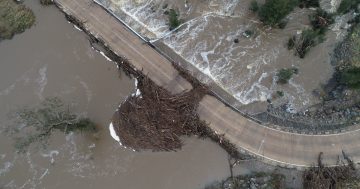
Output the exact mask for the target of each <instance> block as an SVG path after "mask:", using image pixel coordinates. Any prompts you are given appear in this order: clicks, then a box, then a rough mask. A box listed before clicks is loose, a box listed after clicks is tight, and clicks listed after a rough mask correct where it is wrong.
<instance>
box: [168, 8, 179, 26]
mask: <svg viewBox="0 0 360 189" xmlns="http://www.w3.org/2000/svg"><path fill="white" fill-rule="evenodd" d="M168 18H169V29H170V30H174V29H175V28H177V27H178V26H180V24H181V20H180V19H179V15H178V13H177V12H176V11H175V10H174V9H170V10H169V12H168Z"/></svg>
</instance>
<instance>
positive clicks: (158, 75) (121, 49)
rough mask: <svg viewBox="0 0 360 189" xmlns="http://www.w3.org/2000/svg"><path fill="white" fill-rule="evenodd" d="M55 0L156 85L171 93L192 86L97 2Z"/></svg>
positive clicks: (188, 88) (87, 0)
mask: <svg viewBox="0 0 360 189" xmlns="http://www.w3.org/2000/svg"><path fill="white" fill-rule="evenodd" d="M56 2H57V3H58V4H59V5H61V6H62V7H63V8H64V9H65V11H66V12H67V13H70V14H71V15H73V16H75V17H76V18H77V19H79V20H81V21H83V22H84V24H85V27H86V28H87V29H88V30H89V31H91V32H92V33H93V34H95V35H96V36H97V37H99V38H101V39H103V41H105V42H106V44H107V45H108V46H109V47H110V48H111V49H112V50H113V51H114V52H116V53H118V54H120V55H123V56H125V57H126V58H128V59H129V60H130V62H131V63H132V64H133V65H134V66H135V68H136V69H137V70H142V71H143V73H144V74H145V75H148V76H149V77H150V78H151V79H152V80H153V81H154V82H155V83H156V84H158V85H159V86H163V87H164V88H166V89H168V90H169V91H171V92H173V93H174V94H176V93H178V92H181V91H183V90H190V89H191V88H192V86H191V84H190V83H189V82H187V81H186V80H185V79H184V78H182V77H181V76H180V75H179V73H178V71H177V70H176V69H174V67H173V66H172V65H171V64H169V61H168V60H167V59H166V58H165V57H163V56H161V55H160V54H159V53H158V52H156V51H155V50H153V49H152V48H151V47H150V46H148V45H147V44H145V43H144V42H143V41H141V40H140V39H139V38H138V37H137V36H135V35H134V34H133V33H132V32H130V31H129V30H128V29H127V28H126V27H125V26H124V25H122V24H120V23H119V21H118V20H116V18H114V17H113V16H111V15H110V14H108V13H107V12H106V11H104V10H103V9H102V8H101V7H100V6H99V5H96V4H95V3H93V2H92V1H91V0H57V1H56Z"/></svg>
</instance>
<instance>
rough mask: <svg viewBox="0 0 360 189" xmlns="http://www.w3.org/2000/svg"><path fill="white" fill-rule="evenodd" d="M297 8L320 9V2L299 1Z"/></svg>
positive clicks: (310, 0)
mask: <svg viewBox="0 0 360 189" xmlns="http://www.w3.org/2000/svg"><path fill="white" fill-rule="evenodd" d="M299 7H300V8H304V7H305V8H309V7H320V2H319V0H300V1H299Z"/></svg>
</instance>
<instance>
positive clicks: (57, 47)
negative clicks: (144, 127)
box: [0, 0, 229, 189]
mask: <svg viewBox="0 0 360 189" xmlns="http://www.w3.org/2000/svg"><path fill="white" fill-rule="evenodd" d="M25 3H26V4H27V5H28V6H29V7H31V8H32V9H33V10H34V12H35V14H36V18H37V21H36V24H35V26H33V27H32V28H31V29H29V30H27V31H26V32H25V33H23V34H20V35H16V36H15V37H14V38H13V39H12V40H4V41H1V42H0V75H1V80H0V107H1V108H0V144H1V145H0V188H6V189H8V188H17V189H18V188H25V189H29V188H36V189H38V188H46V189H53V188H54V189H55V188H58V189H63V188H78V189H80V188H84V189H85V188H86V189H90V188H107V189H111V188H114V189H115V188H117V189H118V188H124V189H139V188H153V189H161V188H163V189H167V188H172V189H176V188H178V189H184V188H189V189H190V188H192V189H193V188H202V187H203V186H204V185H205V184H207V183H210V182H212V181H214V180H221V179H223V178H226V177H227V176H229V175H228V174H229V170H228V164H227V154H226V153H225V151H224V150H222V149H221V148H220V147H219V146H218V145H217V144H215V143H213V142H211V141H210V140H200V139H196V138H185V139H184V147H183V149H182V150H180V151H178V152H156V153H153V152H133V151H132V150H129V149H126V148H124V147H121V146H120V145H119V144H118V143H117V142H116V141H115V140H113V139H112V138H111V136H110V134H109V131H108V126H109V123H110V121H111V118H112V115H113V113H114V112H115V110H116V108H117V107H118V106H119V104H120V103H121V102H123V101H124V100H125V99H126V97H127V96H128V95H130V94H131V93H133V92H134V91H135V89H134V88H135V81H134V80H133V79H130V78H128V77H127V76H126V75H125V74H124V73H123V72H121V71H118V69H117V68H116V65H115V64H114V63H113V62H111V61H109V60H107V59H106V58H104V57H103V56H102V55H101V53H99V52H96V51H95V50H93V49H92V48H91V46H90V43H89V41H88V37H87V36H86V34H85V33H83V32H82V31H79V30H78V29H76V28H75V27H74V26H73V25H72V24H70V23H68V22H67V21H66V20H65V18H64V15H63V14H62V13H61V12H60V11H59V10H58V9H56V8H55V7H42V6H40V4H39V3H38V1H34V0H33V1H26V2H25ZM47 97H59V98H60V99H62V100H63V101H64V102H65V103H66V104H69V105H70V106H71V108H72V109H73V110H75V111H76V113H78V114H80V115H83V116H86V117H89V118H91V119H92V120H93V121H95V122H96V124H97V125H98V128H99V132H98V133H96V134H85V133H83V134H80V133H70V134H64V133H61V132H57V133H54V134H53V135H52V136H51V139H50V141H49V145H48V146H47V148H45V149H42V148H31V150H30V151H28V152H27V153H24V154H22V153H16V152H15V151H16V150H15V148H14V138H12V136H11V135H8V134H5V133H4V132H3V130H4V128H5V127H6V126H8V125H9V124H10V125H11V124H12V123H11V122H10V121H9V118H8V114H9V112H11V111H13V110H16V109H18V108H21V107H24V106H29V107H32V106H35V105H36V104H38V103H39V102H41V101H42V100H44V99H45V98H47Z"/></svg>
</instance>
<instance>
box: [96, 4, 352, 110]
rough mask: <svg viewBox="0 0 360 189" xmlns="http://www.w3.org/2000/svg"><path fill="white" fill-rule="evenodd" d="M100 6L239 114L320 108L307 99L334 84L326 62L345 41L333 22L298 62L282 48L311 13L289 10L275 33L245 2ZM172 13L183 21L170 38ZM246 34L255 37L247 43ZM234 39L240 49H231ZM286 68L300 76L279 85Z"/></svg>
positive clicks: (306, 24)
mask: <svg viewBox="0 0 360 189" xmlns="http://www.w3.org/2000/svg"><path fill="white" fill-rule="evenodd" d="M98 1H99V2H100V3H101V4H102V5H104V6H105V7H106V8H108V9H109V10H111V11H113V12H114V13H115V14H116V15H118V17H119V18H121V19H122V20H124V21H125V22H126V23H127V24H128V25H129V26H131V27H132V28H133V29H134V30H136V31H137V32H138V33H140V34H141V35H143V36H146V37H148V38H149V39H151V40H152V41H153V42H154V41H159V42H161V43H163V44H165V45H166V46H167V47H169V48H170V49H171V51H173V52H174V53H175V54H177V55H178V56H180V57H181V58H182V59H183V61H184V62H187V63H189V64H191V65H192V66H194V67H195V68H197V70H198V71H199V72H200V73H202V74H203V75H204V76H205V78H202V77H200V78H198V79H200V80H202V81H203V82H204V83H212V82H211V81H213V82H215V83H216V85H217V86H219V87H221V88H222V89H224V90H225V91H226V92H227V93H228V94H230V95H232V96H233V97H234V98H235V99H236V100H237V101H238V104H237V106H238V107H239V106H241V107H245V109H246V107H248V106H251V105H254V106H257V104H259V105H260V104H265V103H262V102H266V101H267V100H268V99H271V100H272V101H273V103H274V104H275V105H280V104H288V108H287V111H288V112H293V113H294V112H299V111H304V110H306V108H308V107H309V106H311V105H314V104H317V103H319V102H321V99H320V98H319V97H318V96H316V95H314V93H313V92H314V91H316V90H319V89H321V86H322V85H324V84H326V83H327V82H328V80H329V79H330V78H331V77H332V74H333V70H334V69H333V66H332V65H331V64H330V61H331V54H332V52H333V48H334V46H335V44H336V43H337V42H339V41H340V40H341V38H342V37H343V36H344V33H346V29H344V28H346V23H345V22H344V19H343V18H341V17H337V18H336V24H333V25H332V26H330V30H329V31H328V32H327V35H326V37H325V38H326V40H325V41H324V42H323V43H321V44H319V45H317V46H316V47H314V48H312V49H311V51H310V52H309V53H308V54H307V56H306V57H305V58H304V59H300V58H299V57H296V56H295V55H294V51H289V50H288V49H287V47H286V43H287V41H288V39H289V38H290V37H291V36H293V35H298V36H299V35H300V34H301V31H302V30H304V29H306V28H310V22H309V18H308V17H309V15H311V14H313V13H314V12H315V11H314V9H300V8H295V9H294V11H293V12H292V13H290V14H289V15H288V16H287V17H286V19H287V20H288V24H287V26H286V27H285V28H284V29H276V28H269V27H264V26H263V25H262V24H261V23H260V21H259V19H258V17H257V16H256V14H254V13H252V12H251V11H250V10H249V5H250V2H251V0H244V1H239V0H208V1H200V0H185V1H184V0H136V1H133V0H98ZM258 2H259V3H263V2H264V1H261V0H259V1H258ZM321 2H322V3H321V5H322V6H323V8H325V9H326V10H330V9H331V10H333V9H334V10H336V7H335V6H336V5H337V4H338V2H339V1H337V0H335V1H333V0H331V1H330V0H322V1H321ZM170 8H173V9H175V10H177V12H178V13H179V15H180V19H182V20H183V24H182V25H181V26H180V27H179V28H178V29H177V30H176V31H173V32H170V31H169V26H168V16H167V14H166V11H167V10H169V9H170ZM247 30H250V31H252V32H253V33H254V34H253V36H251V37H249V38H248V37H245V36H244V35H243V34H244V32H245V31H247ZM235 39H237V40H238V43H234V40H235ZM291 67H296V68H298V70H299V74H297V75H295V76H294V77H293V78H292V79H291V80H290V81H289V84H287V85H279V84H277V82H276V81H277V76H276V74H277V72H278V70H280V69H282V68H291ZM277 91H283V92H284V97H282V98H277V97H276V92H277ZM263 108H264V107H263ZM262 110H263V109H262V108H259V110H258V111H262ZM245 111H247V110H245Z"/></svg>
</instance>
